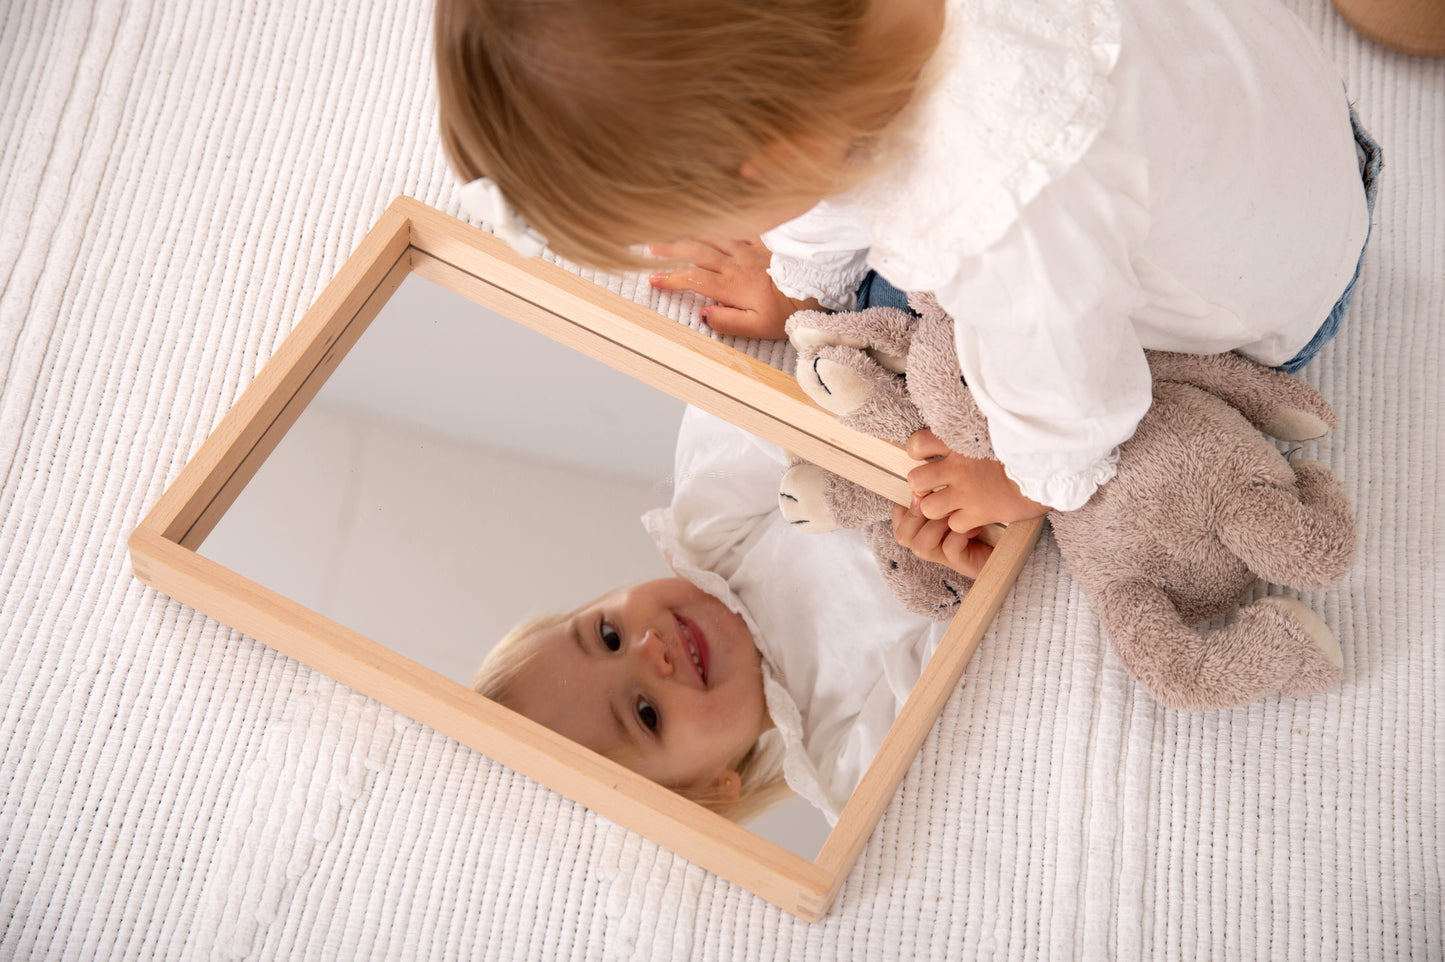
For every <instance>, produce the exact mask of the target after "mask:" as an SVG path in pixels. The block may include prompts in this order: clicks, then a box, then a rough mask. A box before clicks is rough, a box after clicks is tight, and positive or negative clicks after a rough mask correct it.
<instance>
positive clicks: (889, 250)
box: [847, 0, 1121, 290]
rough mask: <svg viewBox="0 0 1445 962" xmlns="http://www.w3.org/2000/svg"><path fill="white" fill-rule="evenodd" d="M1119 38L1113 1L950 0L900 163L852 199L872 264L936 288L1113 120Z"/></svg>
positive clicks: (915, 284) (912, 284) (902, 282)
mask: <svg viewBox="0 0 1445 962" xmlns="http://www.w3.org/2000/svg"><path fill="white" fill-rule="evenodd" d="M1120 34H1121V24H1120V19H1119V13H1118V9H1117V7H1116V5H1115V4H1114V2H1113V0H950V2H949V4H948V11H947V22H946V24H945V27H944V33H943V36H942V38H941V39H940V41H939V47H938V51H937V52H936V53H935V54H934V58H933V61H932V62H931V66H930V69H931V72H932V75H931V84H930V86H929V88H928V90H927V92H926V93H925V95H924V101H923V102H922V103H920V104H919V106H918V110H917V113H916V114H915V116H914V117H913V118H912V120H911V122H910V124H909V127H908V129H907V130H905V131H903V132H902V133H900V135H899V136H900V138H901V141H900V142H899V143H898V144H897V146H898V147H900V148H901V149H900V150H899V157H898V159H897V160H896V161H895V162H893V163H891V164H890V165H889V166H887V167H886V168H884V169H883V170H882V171H880V172H879V174H878V175H877V176H875V177H872V178H870V179H869V180H868V181H867V182H865V183H864V184H862V185H860V186H859V187H858V188H856V189H855V190H854V191H853V192H852V193H851V194H850V195H849V196H848V197H847V200H848V201H850V202H851V203H853V204H855V205H856V206H857V207H858V209H859V210H860V211H861V212H862V213H863V215H864V216H865V217H866V218H867V219H868V221H869V224H870V227H871V229H872V232H873V246H872V249H871V251H870V253H869V258H868V263H869V266H871V267H873V268H874V269H875V270H877V271H878V272H879V273H880V274H882V275H883V276H885V277H887V278H888V279H889V281H891V282H892V283H893V284H894V285H896V286H899V287H902V288H904V289H905V290H933V289H936V288H938V287H941V286H943V284H944V283H946V282H947V281H949V280H951V279H952V277H953V276H954V274H955V273H956V272H957V269H958V265H959V263H960V262H961V260H962V259H963V258H966V257H970V256H973V255H975V254H978V253H980V252H982V251H983V250H985V249H986V248H987V247H988V246H989V245H991V244H992V243H993V242H994V241H996V240H997V239H998V238H999V237H1000V236H1002V234H1003V233H1004V231H1006V230H1007V229H1008V228H1009V226H1010V225H1012V224H1013V223H1014V221H1015V220H1017V219H1018V217H1019V215H1020V213H1021V212H1022V211H1023V209H1024V207H1025V206H1026V205H1027V204H1028V203H1029V202H1030V201H1032V200H1033V199H1034V197H1036V196H1037V195H1038V194H1039V192H1040V191H1042V190H1043V189H1044V187H1046V186H1047V185H1048V184H1049V183H1050V182H1052V181H1054V180H1056V179H1058V178H1059V177H1060V176H1062V175H1063V174H1064V173H1065V172H1066V171H1068V170H1069V168H1071V167H1072V166H1073V165H1074V164H1075V163H1076V162H1077V161H1078V160H1079V158H1081V157H1082V156H1083V155H1084V153H1085V151H1087V150H1088V149H1089V146H1090V145H1091V144H1092V143H1093V142H1094V139H1095V137H1096V136H1097V135H1098V133H1099V131H1100V130H1101V129H1102V128H1103V126H1104V124H1105V122H1106V121H1107V120H1108V118H1109V114H1110V111H1111V110H1112V109H1113V105H1114V92H1113V88H1112V86H1111V85H1110V82H1109V76H1110V74H1111V73H1112V72H1113V69H1114V66H1115V64H1116V63H1117V62H1118V58H1119V47H1120ZM900 212H902V214H900Z"/></svg>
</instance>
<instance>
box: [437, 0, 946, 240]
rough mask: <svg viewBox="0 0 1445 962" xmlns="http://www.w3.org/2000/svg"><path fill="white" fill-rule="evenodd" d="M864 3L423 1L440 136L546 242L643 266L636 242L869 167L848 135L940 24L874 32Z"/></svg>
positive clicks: (801, 195) (792, 196) (891, 108)
mask: <svg viewBox="0 0 1445 962" xmlns="http://www.w3.org/2000/svg"><path fill="white" fill-rule="evenodd" d="M874 2H877V0H683V2H677V0H437V4H436V19H435V37H434V40H435V53H436V66H437V95H438V102H439V107H440V120H441V138H442V144H443V146H444V148H445V150H446V153H447V156H448V158H449V160H450V162H451V164H452V166H453V168H454V169H455V171H456V173H457V174H458V175H459V176H460V177H461V178H462V180H464V181H469V180H472V179H473V178H476V177H481V176H486V177H489V178H491V179H492V180H493V181H495V182H496V183H497V185H498V186H499V187H500V188H501V191H502V193H503V194H504V195H505V196H506V197H507V198H508V200H509V201H510V202H511V203H512V204H513V205H515V206H516V207H517V209H518V210H519V211H520V212H521V213H522V215H523V216H524V217H525V218H526V220H527V221H528V222H529V224H530V225H531V226H532V227H534V228H536V229H537V230H538V231H540V232H541V234H542V235H543V236H544V237H546V238H547V241H548V244H549V246H551V247H552V249H553V250H555V251H556V252H557V253H559V254H561V255H563V256H564V257H567V258H570V259H571V260H573V261H576V262H578V263H582V264H587V265H590V266H594V267H603V268H609V269H616V268H636V267H640V266H643V264H645V263H647V262H646V261H644V260H643V259H642V258H641V257H639V256H638V255H637V254H636V253H634V252H632V251H631V250H629V248H630V247H631V246H632V245H636V244H643V243H653V242H661V241H673V240H677V239H680V238H682V237H684V236H688V235H692V234H696V233H700V232H705V231H706V230H708V229H709V228H710V226H711V225H713V224H715V223H717V222H719V220H720V219H721V218H723V217H727V216H731V215H736V214H739V213H747V212H751V211H753V210H755V209H757V208H758V207H759V206H760V205H762V204H764V203H768V204H775V203H777V202H780V201H781V202H786V203H789V204H790V205H791V203H792V202H794V201H798V200H803V199H806V200H808V201H809V202H811V201H813V200H816V199H818V198H820V197H823V196H826V195H828V194H833V193H836V192H838V191H840V190H843V189H846V187H848V186H850V185H851V184H853V183H856V182H857V181H858V180H860V179H862V177H864V176H866V175H867V174H868V173H869V172H870V171H871V170H872V169H874V166H873V165H872V164H870V163H859V162H858V155H859V153H860V152H859V151H857V150H853V151H848V150H846V149H845V148H847V147H848V146H849V145H853V146H854V147H855V148H856V147H861V146H863V145H866V144H870V143H875V142H876V140H877V138H878V135H879V134H881V133H882V132H883V131H884V130H885V128H887V127H888V126H889V124H890V123H891V122H892V121H894V120H895V119H896V118H898V117H899V116H900V114H901V112H902V110H903V108H904V107H905V106H906V105H907V104H908V103H909V102H910V100H911V99H912V98H913V95H914V93H915V91H916V90H917V88H918V86H919V84H920V82H921V80H920V78H921V76H922V71H923V66H924V64H925V63H926V61H927V60H928V57H929V55H930V54H931V53H932V52H933V48H934V46H935V45H936V44H937V40H938V34H939V31H940V30H941V20H940V21H939V22H938V23H935V24H934V25H933V28H932V29H930V30H925V31H922V32H921V33H920V34H919V35H918V36H915V37H912V38H910V39H907V40H905V41H903V42H902V43H901V44H900V43H898V42H894V41H893V38H889V42H878V43H871V42H870V39H871V37H870V36H869V35H870V34H871V33H872V32H873V31H874V30H875V29H876V22H875V20H873V19H870V17H869V12H870V7H871V6H872V4H873V3H874ZM810 144H817V145H824V144H831V145H837V149H836V150H829V151H826V152H822V153H820V152H816V151H810V150H809V149H808V148H807V146H806V145H810ZM850 154H851V155H852V156H851V158H850V156H849V155H850ZM873 156H874V157H875V159H878V160H881V155H873ZM745 170H750V171H751V173H750V174H747V175H745V173H744V172H745Z"/></svg>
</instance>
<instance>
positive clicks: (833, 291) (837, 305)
mask: <svg viewBox="0 0 1445 962" xmlns="http://www.w3.org/2000/svg"><path fill="white" fill-rule="evenodd" d="M867 272H868V267H867V265H866V264H865V263H864V261H863V252H861V251H860V252H857V253H854V254H842V253H837V252H834V253H831V254H830V255H828V256H827V257H825V258H822V259H814V260H804V259H802V258H799V257H788V256H785V255H781V254H774V255H773V259H772V263H771V265H770V266H769V267H768V275H769V276H770V277H772V279H773V283H774V284H776V285H777V286H778V290H780V291H782V292H783V293H784V294H786V295H788V296H789V297H792V298H796V299H798V300H807V299H808V298H814V299H815V300H817V302H818V303H819V304H822V305H823V307H824V308H826V309H827V310H830V311H851V310H852V309H853V307H854V305H855V303H856V292H857V290H858V285H859V284H860V283H862V281H863V276H864V275H865V274H866V273H867Z"/></svg>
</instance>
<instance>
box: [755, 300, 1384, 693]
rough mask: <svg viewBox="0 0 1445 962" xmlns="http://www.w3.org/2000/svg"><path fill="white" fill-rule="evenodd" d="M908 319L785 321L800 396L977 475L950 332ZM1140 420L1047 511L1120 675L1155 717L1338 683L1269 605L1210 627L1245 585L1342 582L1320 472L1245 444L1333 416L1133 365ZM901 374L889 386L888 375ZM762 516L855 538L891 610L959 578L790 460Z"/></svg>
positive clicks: (1297, 609)
mask: <svg viewBox="0 0 1445 962" xmlns="http://www.w3.org/2000/svg"><path fill="white" fill-rule="evenodd" d="M910 303H911V304H912V306H913V308H914V310H915V311H917V312H918V314H919V315H921V317H915V316H914V315H912V314H910V313H908V312H906V311H901V310H895V309H892V308H871V309H869V310H866V311H860V312H855V313H837V314H826V313H820V312H815V311H804V312H801V313H799V314H796V315H794V316H793V318H792V319H791V320H789V321H788V325H787V327H788V335H789V338H790V339H791V340H792V342H793V344H794V345H795V346H796V347H797V349H798V380H799V382H800V383H801V384H802V387H803V389H804V390H805V391H806V392H807V393H808V394H809V396H811V397H812V398H813V399H814V400H815V401H817V402H818V403H819V404H820V405H821V406H822V407H824V408H826V409H828V410H829V411H831V412H832V413H834V414H835V415H837V416H838V418H839V420H840V421H841V422H843V423H845V424H847V425H849V426H851V427H854V428H856V429H858V430H861V431H865V432H867V433H869V434H874V435H877V436H879V437H882V438H885V439H887V440H890V441H894V442H896V443H899V444H902V443H903V442H905V441H906V440H907V438H908V436H909V435H911V434H912V433H913V432H914V431H917V430H919V429H921V428H924V427H929V428H932V430H933V432H934V433H935V434H936V435H937V436H938V437H939V439H940V440H941V441H943V442H944V443H945V444H947V445H948V447H949V448H951V449H952V450H954V451H957V452H959V453H960V454H965V455H968V456H970V457H977V458H991V457H993V449H992V447H991V446H990V444H989V439H988V429H987V422H986V420H985V418H984V416H983V413H982V412H981V411H980V410H979V408H978V405H977V404H976V403H975V402H974V399H973V396H972V394H971V393H970V392H969V390H968V388H967V387H966V386H965V385H964V383H963V378H962V375H961V373H960V371H959V367H958V359H957V356H956V355H955V353H954V340H953V321H952V319H951V318H950V317H948V315H947V314H945V313H944V312H943V310H942V309H941V308H939V306H938V304H937V302H936V301H934V300H933V299H932V297H931V296H928V295H919V294H915V295H912V296H911V298H910ZM1147 353H1148V358H1149V365H1150V369H1151V371H1152V373H1153V377H1154V404H1153V406H1152V407H1151V408H1150V410H1149V412H1148V414H1147V415H1146V416H1145V417H1144V419H1143V421H1141V422H1140V424H1139V427H1138V429H1137V431H1136V432H1135V434H1134V436H1133V437H1132V438H1131V439H1130V440H1129V441H1127V442H1126V443H1125V444H1124V445H1122V447H1121V449H1120V456H1119V465H1118V474H1117V475H1116V476H1115V478H1114V479H1113V480H1112V481H1110V482H1109V483H1108V484H1106V485H1104V486H1103V487H1101V488H1100V489H1099V491H1098V492H1097V493H1096V494H1095V495H1094V497H1093V498H1092V499H1090V500H1089V502H1088V503H1087V504H1085V505H1084V506H1083V507H1082V508H1079V509H1078V510H1076V511H1054V512H1051V513H1050V514H1049V522H1050V524H1051V525H1052V527H1053V531H1054V539H1055V540H1056V541H1057V543H1058V546H1059V551H1060V553H1061V554H1062V556H1063V559H1064V563H1065V565H1066V567H1067V568H1068V569H1069V571H1070V573H1071V574H1072V575H1073V576H1074V577H1075V578H1077V579H1078V580H1079V582H1080V584H1081V585H1082V587H1083V589H1084V593H1085V595H1086V597H1087V598H1088V600H1089V603H1090V605H1091V606H1092V607H1093V608H1094V610H1095V611H1096V612H1097V613H1098V615H1099V618H1100V620H1101V622H1102V624H1103V627H1104V630H1105V633H1106V634H1107V636H1108V638H1109V640H1110V643H1111V644H1112V645H1113V648H1114V650H1115V652H1116V653H1117V654H1118V656H1119V658H1120V660H1121V661H1122V662H1123V664H1124V666H1125V668H1126V670H1128V672H1129V673H1130V674H1131V675H1132V676H1133V677H1134V678H1135V679H1136V680H1137V681H1138V682H1139V683H1140V684H1141V685H1143V687H1144V688H1145V689H1146V690H1147V691H1148V692H1149V693H1150V694H1151V695H1152V696H1153V697H1154V698H1156V699H1157V700H1158V701H1160V702H1161V703H1163V704H1165V705H1168V706H1170V707H1173V708H1179V709H1186V710H1206V709H1219V708H1228V707H1233V706H1236V705H1241V704H1245V703H1248V702H1251V701H1254V700H1256V699H1258V698H1261V697H1264V696H1265V695H1268V694H1271V693H1273V692H1281V693H1283V694H1285V695H1293V696H1298V695H1307V694H1312V693H1315V692H1319V691H1324V690H1326V689H1329V688H1332V687H1334V686H1336V685H1338V684H1339V680H1340V675H1341V667H1342V664H1343V659H1342V655H1341V652H1340V647H1339V643H1338V642H1337V641H1336V639H1335V637H1334V635H1333V634H1332V633H1331V632H1330V630H1329V628H1328V627H1327V626H1326V625H1325V623H1324V621H1323V620H1322V619H1321V618H1319V616H1317V615H1316V614H1315V613H1314V612H1313V611H1311V610H1310V609H1309V608H1308V607H1306V606H1305V605H1304V604H1303V603H1302V602H1301V601H1299V600H1297V599H1295V598H1292V597H1286V596H1281V595H1270V596H1267V597H1264V598H1260V599H1257V600H1255V601H1254V602H1252V603H1249V604H1246V605H1244V606H1243V607H1240V608H1239V610H1238V611H1237V612H1235V613H1234V615H1233V616H1232V617H1231V618H1230V619H1229V620H1228V622H1227V623H1226V624H1224V625H1223V626H1210V627H1206V628H1204V629H1203V630H1200V629H1199V628H1198V627H1197V626H1199V625H1203V624H1204V623H1205V622H1209V621H1210V620H1211V619H1214V618H1216V617H1217V616H1219V615H1221V614H1224V613H1225V612H1227V611H1229V610H1230V609H1232V608H1235V607H1236V606H1237V605H1239V603H1240V601H1241V600H1242V599H1243V598H1244V597H1245V596H1246V595H1247V594H1248V593H1249V592H1250V590H1251V588H1252V587H1253V586H1254V584H1255V583H1256V582H1257V581H1258V580H1259V579H1261V578H1263V579H1264V580H1266V581H1269V582H1273V583H1275V584H1279V585H1284V586H1287V587H1290V588H1294V589H1298V590H1300V591H1314V590H1318V589H1322V588H1325V587H1328V586H1330V585H1333V584H1335V583H1336V582H1338V581H1339V580H1340V579H1341V578H1343V577H1344V575H1345V572H1346V571H1347V570H1348V568H1349V566H1350V564H1351V562H1352V560H1353V558H1354V554H1355V523H1354V513H1353V511H1352V509H1351V506H1350V503H1349V501H1348V499H1347V498H1346V496H1345V493H1344V490H1343V487H1342V486H1341V484H1340V482H1339V480H1338V479H1337V478H1336V477H1335V476H1334V475H1333V474H1332V473H1331V472H1330V471H1329V469H1328V468H1326V467H1325V466H1323V465H1321V464H1319V463H1317V462H1314V461H1307V460H1299V459H1297V460H1294V461H1288V460H1286V459H1285V458H1284V457H1283V456H1282V455H1281V454H1280V453H1279V451H1278V450H1276V448H1275V447H1274V445H1273V444H1271V443H1270V442H1269V441H1268V440H1267V439H1266V438H1265V437H1264V436H1263V435H1262V434H1261V432H1264V433H1266V434H1269V435H1272V436H1273V437H1276V438H1280V439H1281V440H1287V441H1298V440H1306V439H1310V438H1315V437H1319V436H1320V435H1323V434H1324V433H1326V432H1327V431H1328V430H1330V429H1331V428H1333V427H1335V426H1336V423H1337V422H1336V420H1335V415H1334V412H1333V411H1331V410H1330V407H1329V405H1328V404H1327V403H1326V402H1325V399H1324V398H1323V397H1321V396H1320V394H1319V393H1318V392H1317V391H1315V390H1314V389H1313V388H1311V387H1310V386H1309V385H1307V384H1306V383H1305V382H1303V381H1301V380H1299V379H1297V378H1294V377H1291V376H1289V375H1287V374H1284V373H1282V372H1280V371H1277V370H1274V369H1271V368H1266V367H1263V366H1261V365H1258V364H1256V363H1254V362H1252V361H1249V360H1247V359H1246V358H1243V357H1241V356H1239V355H1236V354H1219V355H1190V354H1171V353H1163V352H1152V351H1151V352H1147ZM905 372H906V373H905ZM779 500H780V505H781V507H782V510H783V513H784V515H785V516H786V517H787V518H788V520H789V521H791V522H792V523H793V524H795V525H797V526H798V527H800V528H802V529H804V530H812V531H829V530H833V529H835V528H839V527H850V528H851V527H859V526H866V527H867V536H868V539H869V544H870V546H871V547H872V549H873V551H874V553H875V554H876V555H877V557H878V562H879V569H880V571H881V572H882V574H883V577H884V579H885V580H886V581H887V582H888V584H889V586H890V588H891V589H892V591H893V593H894V595H895V596H896V597H897V598H898V599H899V601H900V602H901V603H903V604H904V605H905V606H906V607H907V608H909V609H910V610H913V611H917V612H920V613H922V614H925V615H929V616H932V617H935V618H946V617H948V616H950V615H951V614H952V613H953V612H954V611H955V610H956V609H957V607H958V604H959V602H960V601H961V599H962V596H963V595H964V594H965V593H966V592H967V590H968V588H969V586H970V585H971V581H970V580H969V579H968V578H966V577H964V576H963V575H960V574H958V573H956V572H954V571H951V570H950V569H948V568H945V567H943V566H940V565H935V564H931V563H929V562H926V561H923V560H921V559H919V558H918V557H917V556H915V555H914V554H913V553H912V552H910V551H908V550H906V549H904V548H901V547H899V546H898V544H897V543H896V542H895V541H894V540H893V537H892V530H891V513H892V505H891V503H889V502H888V501H887V499H885V498H883V497H881V496H879V495H876V494H874V493H873V492H871V491H868V490H866V489H864V488H861V487H859V486H858V485H855V484H853V483H852V482H850V481H847V480H845V479H843V478H840V477H838V476H837V475H833V474H831V473H829V472H826V471H824V470H823V469H821V468H818V467H816V466H815V465H812V464H808V463H806V462H796V463H795V464H794V465H793V466H792V467H791V468H790V469H789V470H788V471H787V472H786V473H785V474H784V476H783V480H782V483H781V486H780V498H779Z"/></svg>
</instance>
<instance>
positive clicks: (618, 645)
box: [597, 621, 622, 651]
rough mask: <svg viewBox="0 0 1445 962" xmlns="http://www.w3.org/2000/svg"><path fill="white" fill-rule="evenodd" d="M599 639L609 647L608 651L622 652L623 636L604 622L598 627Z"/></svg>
mask: <svg viewBox="0 0 1445 962" xmlns="http://www.w3.org/2000/svg"><path fill="white" fill-rule="evenodd" d="M597 637H599V638H601V639H602V643H603V644H604V645H606V646H607V650H608V651H621V650H622V636H621V635H620V634H618V633H617V629H616V628H614V627H612V626H611V625H609V624H608V623H607V622H605V621H604V622H602V624H600V625H598V626H597Z"/></svg>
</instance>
